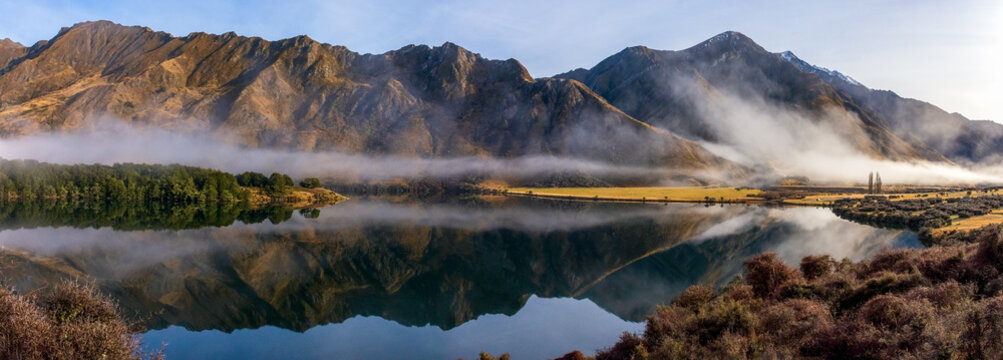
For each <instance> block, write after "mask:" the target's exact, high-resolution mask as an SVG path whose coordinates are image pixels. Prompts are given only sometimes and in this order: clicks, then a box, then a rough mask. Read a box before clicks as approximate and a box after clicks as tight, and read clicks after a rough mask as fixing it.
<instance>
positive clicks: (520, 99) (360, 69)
mask: <svg viewBox="0 0 1003 360" xmlns="http://www.w3.org/2000/svg"><path fill="white" fill-rule="evenodd" d="M11 63H12V65H11V66H8V67H6V68H5V70H4V71H3V72H0V134H3V135H6V136H15V135H23V134H28V133H34V132H38V131H54V130H55V131H61V130H70V129H76V128H81V127H87V126H91V125H92V124H93V123H95V122H96V121H97V119H100V118H102V117H113V118H116V119H124V120H125V121H127V122H133V123H139V124H153V125H157V126H161V127H165V128H168V129H172V130H179V131H211V132H217V133H223V134H227V135H230V136H232V137H234V138H235V139H236V140H237V141H238V142H239V143H241V144H243V145H246V146H251V147H280V148H293V149H298V150H305V151H321V150H336V151H345V152H351V153H367V154H377V155H379V154H394V155H407V156H437V157H454V156H497V157H513V156H522V155H534V154H546V155H555V156H569V157H576V158H586V159H592V160H601V161H606V162H615V163H629V164H641V165H651V166H665V167H670V168H677V169H681V170H686V169H711V168H719V167H722V166H723V167H725V168H728V167H735V166H732V165H729V164H728V161H726V160H723V159H721V158H719V157H717V156H715V155H713V154H711V153H710V152H708V151H706V150H704V149H702V148H701V147H700V146H699V145H697V144H695V143H693V142H690V141H688V140H685V139H683V138H681V137H678V136H676V135H674V134H672V133H671V132H669V131H666V130H664V129H662V130H659V129H655V128H653V127H651V126H649V125H648V124H646V123H643V122H640V121H637V120H636V119H633V118H631V117H630V116H628V115H626V114H624V113H623V112H621V111H619V110H618V109H615V108H613V107H612V106H610V105H609V104H608V103H607V102H606V101H605V100H604V99H602V98H601V97H599V96H597V95H596V94H595V93H594V92H593V91H592V90H591V89H589V88H587V87H586V86H584V85H582V84H580V83H577V82H574V81H569V80H563V79H552V78H545V79H539V80H537V79H533V78H532V77H530V75H529V72H528V71H527V70H526V69H525V67H523V66H522V64H521V63H519V62H518V61H517V60H514V59H509V60H489V59H485V58H483V57H481V56H480V55H479V54H475V53H472V52H470V51H467V50H466V49H464V48H462V47H460V46H457V45H455V44H453V43H450V42H447V43H444V44H443V46H439V47H429V46H425V45H409V46H404V47H402V48H400V49H398V50H392V51H388V52H386V53H383V54H358V53H355V52H352V51H350V50H348V49H347V48H345V47H343V46H334V45H329V44H322V43H319V42H316V41H314V40H313V39H310V38H309V37H307V36H297V37H294V38H289V39H282V40H276V41H267V40H264V39H261V38H257V37H242V36H237V35H236V34H234V33H232V32H230V33H225V34H221V35H210V34H206V33H191V34H188V35H186V36H184V37H176V36H173V35H170V34H167V33H164V32H155V31H153V30H151V29H149V28H145V27H138V26H133V27H126V26H122V25H118V24H114V23H111V22H107V21H99V22H87V23H80V24H77V25H74V26H73V27H70V28H64V29H63V30H61V31H60V32H59V34H57V35H56V36H55V37H54V38H53V39H51V40H48V41H41V42H39V43H37V44H35V45H33V46H32V47H31V48H29V49H28V50H27V51H26V53H25V54H24V55H23V56H21V57H18V58H16V59H14V60H11ZM24 80H27V81H24ZM600 140H601V141H600ZM736 168H737V167H736Z"/></svg>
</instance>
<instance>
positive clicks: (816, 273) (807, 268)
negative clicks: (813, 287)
mask: <svg viewBox="0 0 1003 360" xmlns="http://www.w3.org/2000/svg"><path fill="white" fill-rule="evenodd" d="M837 265H838V263H837V262H836V260H833V259H832V257H831V256H829V255H808V256H805V257H804V258H803V259H801V274H802V275H804V277H805V278H806V279H808V280H812V279H816V278H819V277H822V276H826V275H829V274H831V273H832V272H833V271H835V270H836V266H837Z"/></svg>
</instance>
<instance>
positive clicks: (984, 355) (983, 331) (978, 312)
mask: <svg viewBox="0 0 1003 360" xmlns="http://www.w3.org/2000/svg"><path fill="white" fill-rule="evenodd" d="M966 320H967V321H966V322H965V325H966V327H965V329H964V331H963V332H962V334H961V345H960V347H961V350H962V351H963V352H964V353H965V354H966V355H968V357H969V358H971V359H989V358H995V357H998V356H999V355H1000V354H1003V297H995V298H992V299H990V300H988V301H986V303H985V304H984V305H982V306H978V307H975V308H974V309H972V310H971V311H970V312H969V313H968V314H967V316H966Z"/></svg>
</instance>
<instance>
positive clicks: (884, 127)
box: [557, 32, 945, 161]
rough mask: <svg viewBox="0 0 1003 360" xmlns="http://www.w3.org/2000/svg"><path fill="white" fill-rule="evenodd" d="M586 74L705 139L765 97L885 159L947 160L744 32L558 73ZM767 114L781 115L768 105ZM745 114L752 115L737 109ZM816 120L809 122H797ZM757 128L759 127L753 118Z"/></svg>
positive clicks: (644, 115)
mask: <svg viewBox="0 0 1003 360" xmlns="http://www.w3.org/2000/svg"><path fill="white" fill-rule="evenodd" d="M557 77H558V78H567V79H576V80H579V81H581V82H583V83H585V84H586V85H588V86H589V87H590V88H592V89H593V90H594V91H596V92H597V93H598V94H600V95H602V96H603V97H605V98H606V99H607V100H608V101H609V102H610V103H611V104H613V105H614V106H616V107H617V108H619V109H621V110H623V111H624V112H626V113H627V114H630V115H631V116H634V117H635V118H637V119H639V120H641V121H645V122H647V123H650V124H652V125H654V126H657V127H660V128H663V129H670V130H672V131H675V132H677V133H679V134H683V135H686V136H688V137H690V138H693V139H697V140H707V141H711V142H720V143H726V144H727V143H730V142H732V141H733V140H735V139H732V138H729V137H728V136H727V135H724V134H723V133H724V132H726V131H727V129H726V128H728V127H735V126H740V125H739V124H735V123H722V122H721V120H720V119H719V118H721V117H727V116H729V115H728V114H722V113H721V112H719V111H715V109H731V108H736V107H737V106H736V105H739V104H735V102H738V101H742V102H746V101H748V102H751V103H756V104H758V103H760V102H762V103H765V104H769V105H771V106H772V107H775V108H776V109H773V110H774V112H780V111H784V112H792V113H796V114H801V115H803V117H804V118H805V119H812V121H815V122H816V124H815V125H817V126H822V127H824V129H825V130H826V131H827V132H831V133H833V134H837V135H838V136H839V137H840V139H841V140H842V141H843V142H845V143H846V144H848V145H849V146H850V147H851V148H853V149H854V150H856V151H858V152H860V153H863V154H865V155H868V156H871V157H873V158H879V159H890V160H915V159H924V160H932V161H943V160H945V159H944V157H943V156H941V155H940V154H939V153H937V152H936V151H934V150H933V149H931V148H929V147H927V146H926V145H925V144H922V143H909V142H907V141H905V140H903V139H902V138H901V137H900V136H898V135H897V134H895V133H894V132H893V131H892V129H891V128H890V127H889V126H888V124H885V123H882V122H880V121H879V120H878V119H875V117H874V116H873V114H872V111H871V110H870V109H868V108H865V107H862V106H861V105H860V104H858V103H856V102H854V101H853V99H851V98H849V97H847V96H845V95H844V94H842V93H841V92H840V90H839V89H837V88H836V87H834V86H833V85H831V84H830V83H827V82H826V81H824V80H823V79H821V78H820V77H819V76H818V75H816V74H813V73H810V72H807V71H804V70H803V69H801V68H799V67H798V66H796V65H795V64H793V63H791V62H789V61H787V60H785V59H784V58H783V57H781V56H780V55H778V54H774V53H770V52H768V51H766V50H765V49H763V48H762V47H760V46H759V45H757V44H756V43H755V42H753V41H752V40H751V39H749V38H748V37H746V36H745V35H742V34H740V33H737V32H726V33H723V34H721V35H718V36H715V37H714V38H711V39H709V40H707V41H705V42H702V43H700V44H698V45H696V46H694V47H691V48H689V49H686V50H681V51H661V50H652V49H649V48H646V47H643V46H638V47H631V48H627V49H624V50H623V51H621V52H620V53H617V54H616V55H613V56H611V57H609V58H606V59H605V60H603V61H602V62H600V63H599V64H598V65H596V66H595V67H593V68H592V69H589V70H584V69H579V70H576V71H572V72H569V73H565V74H561V75H557ZM759 112H760V113H763V116H775V115H774V114H770V113H769V112H770V111H767V110H760V111H759ZM731 116H735V117H745V116H749V115H748V114H732V115H731ZM794 125H795V126H796V125H808V124H794ZM748 126H749V127H757V126H758V125H756V124H754V123H748Z"/></svg>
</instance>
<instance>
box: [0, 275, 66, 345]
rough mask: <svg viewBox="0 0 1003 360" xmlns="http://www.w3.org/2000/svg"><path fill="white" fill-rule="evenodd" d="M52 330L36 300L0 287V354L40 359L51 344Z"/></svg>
mask: <svg viewBox="0 0 1003 360" xmlns="http://www.w3.org/2000/svg"><path fill="white" fill-rule="evenodd" d="M52 334H53V331H52V325H51V324H50V323H49V320H48V319H47V318H46V317H45V314H43V313H42V311H40V310H39V309H38V307H37V306H35V304H33V303H31V302H30V301H28V300H27V299H26V298H24V297H22V296H18V295H15V294H12V293H11V292H10V291H9V290H8V289H7V288H4V287H0V358H2V359H41V358H42V356H43V355H45V354H46V353H48V352H49V349H51V348H52V341H53V338H52Z"/></svg>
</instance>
